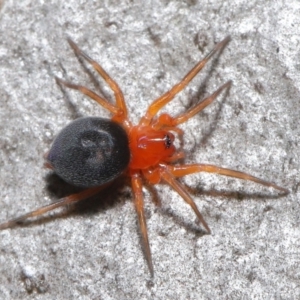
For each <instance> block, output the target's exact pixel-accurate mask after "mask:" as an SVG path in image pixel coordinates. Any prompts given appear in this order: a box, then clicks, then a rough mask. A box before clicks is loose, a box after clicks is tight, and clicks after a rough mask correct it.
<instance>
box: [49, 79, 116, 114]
mask: <svg viewBox="0 0 300 300" xmlns="http://www.w3.org/2000/svg"><path fill="white" fill-rule="evenodd" d="M55 80H56V82H57V83H58V84H62V85H64V86H66V87H68V88H70V89H73V90H77V91H79V92H81V93H82V94H84V95H86V96H88V97H89V98H91V99H93V100H95V101H96V102H98V103H99V104H100V105H101V106H103V107H104V108H106V109H107V110H109V111H110V112H111V113H112V114H114V115H116V114H118V113H119V112H120V109H119V108H117V107H115V106H114V105H112V104H110V103H109V102H108V101H107V100H105V99H104V98H102V97H100V96H99V95H97V94H96V93H94V92H93V91H91V90H90V89H88V88H86V87H85V86H82V85H77V84H73V83H70V82H67V81H64V80H62V79H60V78H58V77H55Z"/></svg>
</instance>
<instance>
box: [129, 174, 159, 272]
mask: <svg viewBox="0 0 300 300" xmlns="http://www.w3.org/2000/svg"><path fill="white" fill-rule="evenodd" d="M131 184H132V189H133V194H134V204H135V209H136V212H137V215H138V220H139V225H140V229H141V233H142V238H143V244H144V250H145V254H146V259H147V263H148V267H149V270H150V273H151V276H152V277H153V274H154V273H153V263H152V256H151V250H150V246H149V239H148V231H147V224H146V218H145V212H144V200H143V191H142V179H141V176H140V174H139V173H134V174H133V175H132V177H131Z"/></svg>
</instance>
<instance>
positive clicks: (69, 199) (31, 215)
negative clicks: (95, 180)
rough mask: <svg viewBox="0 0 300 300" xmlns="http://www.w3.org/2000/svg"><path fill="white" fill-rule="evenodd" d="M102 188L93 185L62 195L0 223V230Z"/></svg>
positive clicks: (91, 194) (89, 195)
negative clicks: (55, 200)
mask: <svg viewBox="0 0 300 300" xmlns="http://www.w3.org/2000/svg"><path fill="white" fill-rule="evenodd" d="M102 189H103V186H100V187H99V186H98V187H94V188H90V189H87V190H84V191H82V192H80V193H77V194H73V195H70V196H67V197H64V198H62V199H60V200H59V201H58V202H55V203H51V204H49V205H45V206H42V207H40V208H38V209H36V210H33V211H31V212H29V213H27V214H24V215H22V216H20V217H17V218H15V219H11V220H8V221H6V222H4V223H2V224H0V230H2V229H6V228H10V227H13V226H15V225H17V224H18V223H20V222H22V221H24V220H26V219H28V218H32V217H36V216H40V215H42V214H44V213H46V212H48V211H51V210H53V209H55V208H58V207H61V206H66V205H68V204H70V203H75V202H78V201H80V200H84V199H86V198H89V197H91V196H93V195H95V194H97V193H98V192H99V191H100V190H102Z"/></svg>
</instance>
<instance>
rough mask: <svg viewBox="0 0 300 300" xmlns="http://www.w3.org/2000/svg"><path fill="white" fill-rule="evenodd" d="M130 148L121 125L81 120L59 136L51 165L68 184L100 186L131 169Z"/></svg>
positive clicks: (71, 124) (50, 159) (94, 118)
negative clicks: (129, 166)
mask: <svg viewBox="0 0 300 300" xmlns="http://www.w3.org/2000/svg"><path fill="white" fill-rule="evenodd" d="M128 144H129V142H128V137H127V134H126V132H125V130H124V129H123V128H122V127H121V126H120V125H119V124H117V123H115V122H113V121H111V120H107V119H102V118H96V117H86V118H80V119H77V120H75V121H73V122H72V123H70V124H69V125H68V126H66V127H65V128H64V129H63V130H62V131H61V132H60V133H59V135H58V136H57V137H56V139H55V140H54V142H53V145H52V147H51V149H50V151H49V153H48V155H47V162H48V163H49V164H50V166H51V167H52V168H53V169H54V171H55V172H56V173H57V175H59V176H60V177H61V178H62V179H63V180H65V181H66V182H68V183H71V184H73V185H76V186H80V187H93V186H100V185H102V184H105V183H107V182H110V181H112V180H114V179H115V178H117V177H118V176H119V175H120V174H121V173H122V172H123V171H124V170H125V169H126V168H127V166H128V164H129V160H130V152H129V145H128Z"/></svg>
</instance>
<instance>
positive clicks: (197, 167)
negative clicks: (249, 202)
mask: <svg viewBox="0 0 300 300" xmlns="http://www.w3.org/2000/svg"><path fill="white" fill-rule="evenodd" d="M168 170H169V171H170V173H171V174H172V175H173V176H175V177H182V176H185V175H189V174H193V173H199V172H208V173H216V174H220V175H225V176H230V177H234V178H239V179H244V180H250V181H254V182H256V183H259V184H262V185H265V186H268V187H272V188H274V189H277V190H279V191H281V192H283V193H284V194H288V193H289V191H288V190H287V189H285V188H283V187H280V186H278V185H276V184H275V183H272V182H268V181H265V180H262V179H260V178H257V177H254V176H252V175H250V174H247V173H244V172H239V171H235V170H230V169H226V168H221V167H218V166H214V165H208V164H191V165H180V166H168Z"/></svg>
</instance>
